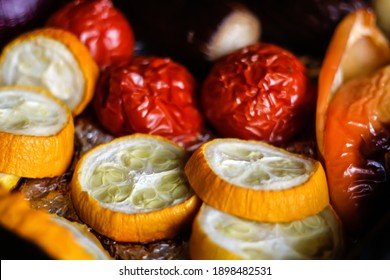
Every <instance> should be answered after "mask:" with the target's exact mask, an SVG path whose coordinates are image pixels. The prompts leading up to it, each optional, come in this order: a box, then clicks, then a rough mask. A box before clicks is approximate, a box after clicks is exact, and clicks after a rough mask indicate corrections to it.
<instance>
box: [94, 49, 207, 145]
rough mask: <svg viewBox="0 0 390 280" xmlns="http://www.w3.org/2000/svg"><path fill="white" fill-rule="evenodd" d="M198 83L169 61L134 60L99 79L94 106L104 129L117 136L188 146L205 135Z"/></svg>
mask: <svg viewBox="0 0 390 280" xmlns="http://www.w3.org/2000/svg"><path fill="white" fill-rule="evenodd" d="M195 89H196V82H195V79H194V77H193V76H192V75H191V73H190V72H188V70H187V69H186V68H185V67H183V66H182V65H180V64H177V63H175V62H173V61H172V60H170V59H168V58H158V57H146V56H138V57H134V58H133V59H132V60H131V61H130V62H127V63H122V64H120V65H116V66H112V67H109V68H107V69H106V70H105V71H103V73H102V75H101V76H100V78H99V81H98V85H97V90H96V93H95V96H94V100H93V107H94V109H95V112H96V114H97V117H98V119H99V121H100V123H101V124H102V126H103V127H104V128H105V129H106V130H108V131H109V132H111V133H112V134H114V135H116V136H122V135H127V134H131V133H135V132H138V133H148V134H156V135H160V136H163V137H166V138H168V139H171V140H172V141H174V142H176V143H178V144H180V145H182V146H184V147H186V145H187V144H190V143H191V142H193V141H196V138H197V137H199V136H200V135H201V133H202V131H203V118H202V115H201V114H200V112H199V110H198V109H197V107H196V101H195V96H194V95H195Z"/></svg>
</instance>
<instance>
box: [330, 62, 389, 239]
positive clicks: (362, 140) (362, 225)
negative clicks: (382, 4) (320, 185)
mask: <svg viewBox="0 0 390 280" xmlns="http://www.w3.org/2000/svg"><path fill="white" fill-rule="evenodd" d="M389 86H390V67H389V66H387V67H385V68H383V69H380V70H378V71H377V72H375V73H374V74H372V75H371V76H368V77H365V78H358V79H355V80H351V81H350V82H347V83H346V84H344V85H343V86H341V87H340V89H339V90H338V91H337V92H336V94H335V97H334V98H333V101H332V102H331V103H330V105H329V109H328V115H327V122H326V130H325V134H324V135H325V138H324V139H325V141H324V159H325V164H326V171H327V177H328V184H329V192H330V198H331V203H332V205H333V206H334V208H335V210H336V212H337V213H338V215H339V216H340V218H341V219H342V221H343V224H344V226H345V227H346V229H347V230H348V231H349V232H350V233H351V234H354V235H360V234H362V233H365V232H366V231H367V230H368V229H369V228H371V227H372V226H373V224H374V223H375V222H377V221H378V220H379V218H380V217H381V216H382V215H383V214H385V213H386V212H385V211H388V209H389V208H388V205H389V203H390V199H389V198H390V194H389V193H390V189H389V179H388V175H389V151H390V110H389V104H390V93H389V91H388V88H389ZM386 209H387V210H386Z"/></svg>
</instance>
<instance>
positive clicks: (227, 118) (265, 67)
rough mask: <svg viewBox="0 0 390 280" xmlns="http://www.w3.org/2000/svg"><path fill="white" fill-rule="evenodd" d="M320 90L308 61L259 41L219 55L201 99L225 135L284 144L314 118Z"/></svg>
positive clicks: (213, 120) (212, 120) (219, 130)
mask: <svg viewBox="0 0 390 280" xmlns="http://www.w3.org/2000/svg"><path fill="white" fill-rule="evenodd" d="M314 101H315V94H313V92H312V91H311V90H309V79H308V77H307V75H306V68H305V66H304V65H303V64H302V63H301V62H300V61H299V59H298V58H297V57H295V56H294V55H293V54H292V53H290V52H289V51H287V50H285V49H283V48H281V47H278V46H276V45H272V44H266V43H257V44H254V45H251V46H248V47H246V48H243V49H241V50H238V51H235V52H233V53H231V54H228V55H227V56H225V57H223V58H221V59H220V60H218V61H217V62H216V63H215V64H214V66H213V68H212V69H211V71H210V72H209V74H208V76H207V77H206V79H205V81H204V83H203V86H202V91H201V102H202V106H203V110H204V112H205V116H206V119H207V120H208V121H209V122H210V123H211V125H212V126H213V127H214V128H215V129H216V130H217V131H218V133H219V134H220V135H222V136H223V137H237V138H242V139H255V140H262V141H265V142H268V143H271V144H275V145H277V144H284V143H286V142H287V141H289V140H290V139H291V138H292V137H294V136H295V135H297V133H298V132H299V131H301V129H302V128H303V127H304V126H305V125H306V124H307V123H308V122H309V121H310V120H309V119H308V116H310V114H311V113H312V112H313V108H314Z"/></svg>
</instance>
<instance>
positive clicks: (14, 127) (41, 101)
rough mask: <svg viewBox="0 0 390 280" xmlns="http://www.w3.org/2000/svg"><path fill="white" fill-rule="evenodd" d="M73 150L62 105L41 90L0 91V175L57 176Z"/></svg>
mask: <svg viewBox="0 0 390 280" xmlns="http://www.w3.org/2000/svg"><path fill="white" fill-rule="evenodd" d="M73 150H74V124H73V118H72V114H71V112H70V110H69V108H68V107H67V106H66V105H65V104H64V103H63V102H61V101H60V100H59V99H57V98H55V97H54V96H52V95H51V94H50V93H48V92H46V91H45V90H44V89H41V88H34V87H24V86H5V87H0V151H1V153H0V172H2V173H6V174H12V175H16V176H20V177H27V178H43V177H54V176H59V175H61V174H63V173H64V172H65V171H66V169H67V168H68V166H69V164H70V162H71V160H72V156H73Z"/></svg>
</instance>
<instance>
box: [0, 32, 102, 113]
mask: <svg viewBox="0 0 390 280" xmlns="http://www.w3.org/2000/svg"><path fill="white" fill-rule="evenodd" d="M98 74H99V69H98V66H97V65H96V63H95V61H94V60H93V59H92V57H91V55H90V53H89V51H88V49H87V48H86V47H85V45H84V44H83V43H81V42H80V41H79V39H78V38H77V37H76V36H75V35H73V34H72V33H70V32H68V31H65V30H61V29H54V28H42V29H37V30H34V31H30V32H28V33H25V34H23V35H21V36H19V37H17V38H16V39H14V40H13V41H11V42H10V43H8V45H6V46H5V48H4V49H3V52H2V54H1V56H0V84H2V85H15V84H16V85H30V86H37V87H42V88H45V89H47V90H49V91H50V92H51V93H52V94H53V95H55V96H56V97H58V98H59V99H61V100H62V101H64V102H65V103H66V104H67V105H68V106H69V108H70V110H71V111H72V113H73V115H75V116H76V115H78V114H80V113H81V112H82V111H83V110H84V109H85V107H86V106H87V105H88V103H89V102H90V101H91V99H92V96H93V92H94V88H95V83H96V80H97V76H98Z"/></svg>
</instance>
